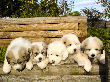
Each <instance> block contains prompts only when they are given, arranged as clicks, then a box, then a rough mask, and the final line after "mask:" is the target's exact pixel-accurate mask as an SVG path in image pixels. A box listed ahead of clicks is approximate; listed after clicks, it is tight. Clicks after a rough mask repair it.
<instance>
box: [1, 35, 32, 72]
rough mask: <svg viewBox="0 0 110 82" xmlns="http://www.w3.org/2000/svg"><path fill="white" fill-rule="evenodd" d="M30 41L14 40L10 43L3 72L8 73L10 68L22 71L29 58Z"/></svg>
mask: <svg viewBox="0 0 110 82" xmlns="http://www.w3.org/2000/svg"><path fill="white" fill-rule="evenodd" d="M30 48H31V43H30V41H28V40H26V39H24V38H21V37H20V38H16V39H14V40H13V41H11V43H10V45H9V46H8V48H7V51H6V55H5V60H4V64H3V71H4V72H5V73H9V72H10V71H11V68H13V69H15V70H18V71H22V70H23V69H24V68H25V65H26V63H27V62H28V60H29V58H30V53H31V51H30Z"/></svg>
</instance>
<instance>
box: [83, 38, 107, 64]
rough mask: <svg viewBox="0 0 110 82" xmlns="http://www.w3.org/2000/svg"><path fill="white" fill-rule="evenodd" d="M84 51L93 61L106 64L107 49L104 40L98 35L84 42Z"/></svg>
mask: <svg viewBox="0 0 110 82" xmlns="http://www.w3.org/2000/svg"><path fill="white" fill-rule="evenodd" d="M81 47H82V51H83V52H84V53H86V54H87V55H88V57H89V59H90V60H91V62H93V61H94V62H95V61H97V60H98V61H99V62H100V63H102V64H105V50H104V48H103V43H102V41H101V40H100V39H99V38H97V37H88V38H86V39H85V40H84V41H83V42H82V45H81Z"/></svg>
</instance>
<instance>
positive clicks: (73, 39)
mask: <svg viewBox="0 0 110 82" xmlns="http://www.w3.org/2000/svg"><path fill="white" fill-rule="evenodd" d="M61 40H62V42H63V43H64V44H65V45H66V48H67V50H68V53H69V54H73V53H74V52H76V51H77V50H79V49H80V41H79V39H78V37H77V36H76V35H74V34H71V33H69V34H66V35H63V37H62V38H61Z"/></svg>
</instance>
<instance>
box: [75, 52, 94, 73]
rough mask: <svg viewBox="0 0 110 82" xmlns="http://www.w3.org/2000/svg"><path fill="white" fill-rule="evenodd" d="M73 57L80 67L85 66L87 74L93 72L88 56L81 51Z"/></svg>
mask: <svg viewBox="0 0 110 82" xmlns="http://www.w3.org/2000/svg"><path fill="white" fill-rule="evenodd" d="M73 56H74V60H75V61H76V62H77V63H78V65H79V66H83V67H84V69H85V70H86V71H87V72H90V71H91V68H92V65H91V62H90V60H89V59H88V57H87V56H86V54H83V53H81V52H80V51H79V52H78V53H74V54H73Z"/></svg>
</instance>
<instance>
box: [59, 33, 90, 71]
mask: <svg viewBox="0 0 110 82" xmlns="http://www.w3.org/2000/svg"><path fill="white" fill-rule="evenodd" d="M61 40H62V42H63V43H64V44H65V45H66V48H67V50H68V52H69V54H70V55H71V56H70V57H71V59H73V60H72V61H76V62H77V63H78V65H79V66H83V67H84V69H85V70H86V71H87V72H89V71H91V68H92V65H91V62H90V60H89V59H88V57H87V56H86V54H83V53H81V52H80V46H81V43H80V41H79V39H78V37H77V36H76V35H74V34H70V33H69V34H66V35H64V36H63V37H62V38H61Z"/></svg>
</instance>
